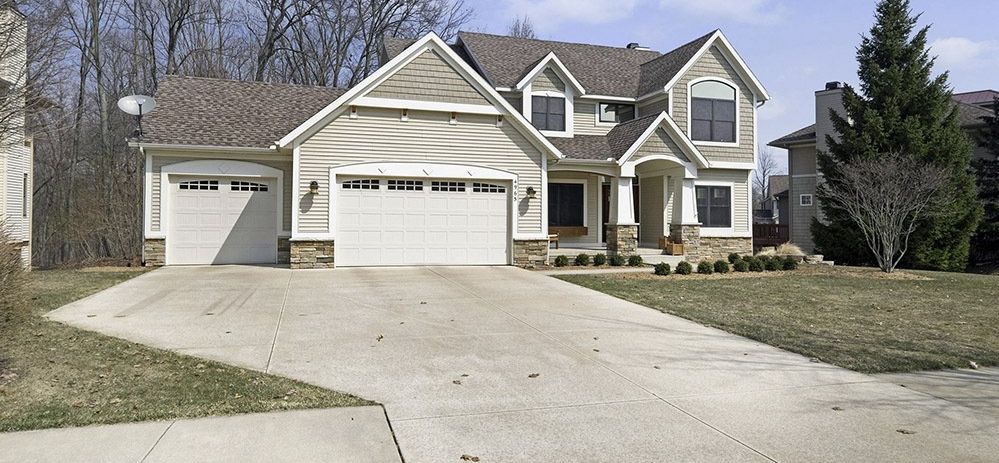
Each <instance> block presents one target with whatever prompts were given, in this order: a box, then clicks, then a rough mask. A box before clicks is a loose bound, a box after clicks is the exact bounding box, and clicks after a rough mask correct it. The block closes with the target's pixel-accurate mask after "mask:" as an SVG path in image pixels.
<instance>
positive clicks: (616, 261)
mask: <svg viewBox="0 0 999 463" xmlns="http://www.w3.org/2000/svg"><path fill="white" fill-rule="evenodd" d="M624 262H625V260H624V256H622V255H620V254H614V255H613V256H611V257H610V264H611V267H620V266H622V265H624Z"/></svg>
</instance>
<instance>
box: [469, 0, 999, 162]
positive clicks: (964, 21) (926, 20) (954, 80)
mask: <svg viewBox="0 0 999 463" xmlns="http://www.w3.org/2000/svg"><path fill="white" fill-rule="evenodd" d="M467 1H468V2H469V4H470V5H471V6H472V7H473V8H475V18H474V19H473V21H472V23H471V24H470V25H469V26H468V27H466V28H467V29H471V30H478V31H482V32H490V33H498V34H503V33H505V32H506V29H507V25H508V24H509V22H510V21H511V19H512V18H513V17H515V16H517V15H527V16H528V17H530V18H531V20H532V21H533V22H534V25H535V30H536V32H537V35H538V37H539V38H542V39H551V40H563V41H569V42H584V43H596V44H602V45H612V46H623V45H625V44H626V43H628V42H639V43H641V44H642V45H645V46H648V47H652V48H653V49H656V50H659V51H666V50H670V49H673V48H675V47H676V46H678V45H681V44H683V43H685V42H688V41H690V40H692V39H694V38H696V37H698V36H700V35H702V34H704V33H707V32H709V31H711V30H713V29H716V28H720V29H722V31H723V32H724V33H725V35H726V36H728V38H729V40H731V41H732V43H733V45H734V46H735V47H736V49H737V50H738V51H739V53H740V54H741V55H742V57H743V59H744V60H745V61H746V62H747V63H748V64H749V66H750V67H751V68H752V69H753V72H754V73H756V75H757V77H759V79H760V80H761V81H762V82H763V84H764V86H766V88H767V90H768V91H769V92H770V95H771V97H772V98H773V99H772V100H771V101H770V102H768V103H767V104H766V105H764V106H763V107H762V108H761V109H760V113H759V116H760V121H759V136H760V139H761V141H763V142H769V141H770V140H773V139H775V138H777V137H779V136H781V135H784V134H785V133H787V132H790V131H792V130H796V129H798V128H800V127H803V126H805V125H807V124H810V123H812V122H813V121H814V120H815V116H814V111H815V110H814V96H813V93H814V92H815V90H818V89H821V88H822V87H823V85H824V84H825V82H827V81H831V80H841V81H845V82H849V83H856V80H857V72H856V69H857V66H856V61H855V53H856V47H857V45H858V44H859V42H860V36H861V34H863V33H866V31H867V30H869V29H870V27H871V24H872V22H873V12H874V4H875V2H874V0H610V1H607V0H535V1H530V0H467ZM912 6H913V9H914V10H915V11H916V12H923V17H922V19H921V24H930V25H932V28H931V29H930V42H931V43H932V45H933V54H935V55H937V56H938V57H939V58H938V61H937V66H936V68H935V70H936V71H938V72H942V71H943V70H950V82H951V86H952V87H953V88H954V90H955V92H962V91H969V90H979V89H984V88H992V89H996V90H999V28H997V27H996V19H997V18H999V0H943V1H941V0H913V1H912ZM778 152H779V153H780V154H781V156H780V157H783V150H778Z"/></svg>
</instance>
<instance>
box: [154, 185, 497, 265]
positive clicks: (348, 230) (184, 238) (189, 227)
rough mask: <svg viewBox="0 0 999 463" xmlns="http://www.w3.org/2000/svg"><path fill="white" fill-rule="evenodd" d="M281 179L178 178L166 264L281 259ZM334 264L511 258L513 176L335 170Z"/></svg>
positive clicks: (172, 187) (444, 262)
mask: <svg viewBox="0 0 999 463" xmlns="http://www.w3.org/2000/svg"><path fill="white" fill-rule="evenodd" d="M277 183H278V182H277V181H276V179H268V178H253V179H252V181H247V180H246V179H241V178H237V177H211V176H198V177H184V176H179V177H174V176H171V179H170V185H169V189H170V199H169V201H168V203H169V207H168V208H167V209H168V212H167V213H168V214H169V217H168V222H169V230H170V232H169V236H168V239H167V263H168V264H170V265H185V264H239V263H247V264H249V263H274V262H276V261H277V236H278V228H277V224H278V220H280V219H278V220H275V217H278V215H277V214H278V212H277V211H278V201H279V199H278V198H279V196H278V192H277V189H278V186H277ZM335 188H336V191H334V192H330V193H332V195H331V196H332V198H333V204H334V207H333V218H332V222H333V228H334V230H335V231H336V233H335V242H334V249H335V262H336V265H337V266H389V265H505V264H508V263H510V236H511V220H510V218H511V207H510V204H511V203H510V196H511V195H510V182H509V181H507V182H502V181H470V180H462V179H413V178H377V177H339V176H338V177H337V181H336V185H335Z"/></svg>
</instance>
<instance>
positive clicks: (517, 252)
mask: <svg viewBox="0 0 999 463" xmlns="http://www.w3.org/2000/svg"><path fill="white" fill-rule="evenodd" d="M548 246H549V244H548V240H547V239H539V240H513V265H516V266H517V267H523V268H535V267H544V266H547V265H548Z"/></svg>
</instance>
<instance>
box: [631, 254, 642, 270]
mask: <svg viewBox="0 0 999 463" xmlns="http://www.w3.org/2000/svg"><path fill="white" fill-rule="evenodd" d="M642 264H643V262H642V256H631V257H629V258H628V267H640V266H641V265H642Z"/></svg>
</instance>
